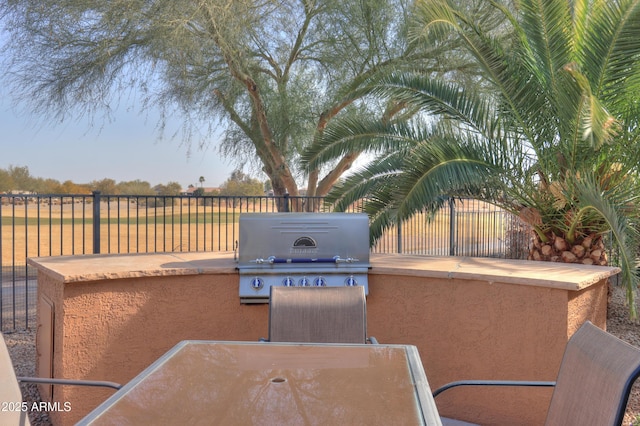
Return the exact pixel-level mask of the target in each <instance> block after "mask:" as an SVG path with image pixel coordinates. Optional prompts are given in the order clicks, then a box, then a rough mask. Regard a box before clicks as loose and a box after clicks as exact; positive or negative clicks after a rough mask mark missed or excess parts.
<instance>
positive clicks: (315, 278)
mask: <svg viewBox="0 0 640 426" xmlns="http://www.w3.org/2000/svg"><path fill="white" fill-rule="evenodd" d="M367 278H368V277H367V273H366V272H365V273H353V274H346V275H344V274H335V275H331V274H328V275H327V274H324V275H323V274H321V275H318V274H313V273H309V274H307V273H302V274H290V275H285V276H282V275H279V274H273V275H270V274H262V275H247V274H241V275H240V294H241V302H242V303H268V302H269V291H270V290H269V289H270V288H271V287H272V286H285V287H341V286H357V285H361V286H364V289H365V294H368V293H369V286H368V280H367Z"/></svg>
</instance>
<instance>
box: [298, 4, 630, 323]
mask: <svg viewBox="0 0 640 426" xmlns="http://www.w3.org/2000/svg"><path fill="white" fill-rule="evenodd" d="M491 3H492V4H493V5H494V7H496V8H498V9H499V10H500V11H501V12H502V13H503V14H504V15H505V17H506V20H507V22H509V24H510V27H509V28H498V29H494V28H490V29H487V28H483V27H481V26H480V25H477V24H476V23H474V21H473V20H471V19H470V18H469V17H467V16H466V15H465V13H464V11H463V10H460V9H459V8H456V7H455V5H454V4H453V3H452V2H449V1H446V0H422V1H418V2H417V4H416V10H415V23H414V24H415V25H414V27H413V32H412V37H413V42H414V43H425V42H427V40H434V39H435V40H437V39H439V38H445V37H460V39H461V40H462V41H463V42H464V45H465V46H466V51H467V53H468V54H469V55H471V56H472V57H473V58H474V59H475V61H476V63H477V65H478V66H480V67H481V69H482V70H483V76H482V78H481V80H479V81H476V84H474V86H463V85H461V84H455V83H452V82H446V81H444V80H443V79H435V78H434V77H432V76H430V75H423V74H422V73H420V72H419V71H416V72H412V73H407V72H404V73H395V74H392V75H389V76H386V77H384V78H383V79H382V80H381V81H380V83H379V84H378V86H377V89H376V93H377V94H378V95H379V96H381V97H382V98H384V99H389V100H392V101H393V102H396V103H398V102H399V103H401V104H402V105H406V106H407V108H414V109H419V110H420V111H421V112H422V114H420V115H419V116H417V117H416V118H414V119H413V120H411V121H408V122H403V123H400V122H396V123H377V122H373V121H372V122H370V123H367V122H362V121H360V122H348V121H343V122H341V123H336V125H334V126H333V127H331V128H327V129H326V130H325V134H324V135H323V138H322V140H321V141H319V142H318V143H317V144H316V145H314V146H313V147H312V148H311V149H310V150H309V151H308V152H307V154H306V156H305V161H306V162H307V163H308V164H311V165H313V164H317V163H322V162H325V161H329V160H331V159H332V158H336V157H337V155H338V154H339V153H341V152H344V151H346V150H347V149H351V150H353V149H362V150H367V149H368V150H369V151H375V152H377V153H378V156H377V158H376V159H375V160H374V161H372V162H371V163H370V164H369V165H367V166H366V167H364V168H363V169H362V170H360V171H359V172H357V173H355V174H353V175H352V176H351V177H349V178H347V179H346V180H345V181H344V182H343V183H342V184H341V185H340V186H338V187H336V189H335V190H334V191H333V192H332V193H331V194H330V201H332V202H335V203H336V207H337V208H338V209H344V208H346V207H347V206H348V205H350V204H351V203H353V202H354V201H356V200H358V199H361V198H366V199H367V200H368V201H367V203H366V205H365V210H366V211H367V212H368V213H369V215H370V216H371V219H372V223H371V232H372V241H375V240H376V239H377V238H379V237H380V235H381V234H382V232H383V231H384V230H385V229H386V228H388V227H389V226H391V225H393V224H395V223H398V222H401V221H403V220H406V219H408V218H409V217H411V216H412V215H413V214H414V213H416V212H417V211H420V210H423V209H426V210H427V211H435V210H436V209H438V208H439V207H440V206H441V205H442V204H443V202H444V200H445V199H446V197H447V196H466V197H473V198H477V199H481V200H484V201H488V202H491V203H493V204H495V205H497V206H499V207H502V208H504V209H506V210H508V211H510V212H513V213H514V214H517V215H519V216H520V217H521V218H522V219H523V220H524V221H526V222H527V223H529V224H530V225H531V226H532V227H533V229H534V231H535V232H534V242H533V245H532V250H531V253H530V259H532V260H549V261H562V262H578V263H583V264H597V265H606V264H607V263H608V259H607V257H606V253H605V250H604V246H603V241H602V238H603V236H605V235H611V238H612V240H613V241H614V242H615V243H616V245H617V246H618V247H619V250H620V260H619V261H620V266H621V268H622V269H623V274H622V279H623V282H624V283H625V285H626V286H627V298H628V301H629V302H630V313H631V315H632V316H633V317H635V316H636V312H635V305H634V303H633V299H634V291H635V289H636V287H637V282H638V276H637V273H636V254H637V249H638V233H637V219H638V211H639V207H640V203H639V197H640V185H639V181H640V180H639V177H638V164H639V161H640V126H639V125H638V124H639V123H638V121H639V119H640V118H639V117H640V101H639V100H638V94H639V93H640V0H574V1H567V0H543V1H540V0H537V1H534V0H520V1H518V2H516V4H515V5H514V6H509V4H507V3H505V2H502V3H501V2H499V1H492V2H491ZM505 31H512V32H511V34H512V37H507V38H505V37H504V34H505Z"/></svg>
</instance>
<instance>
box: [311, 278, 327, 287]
mask: <svg viewBox="0 0 640 426" xmlns="http://www.w3.org/2000/svg"><path fill="white" fill-rule="evenodd" d="M313 284H315V286H316V287H326V285H327V280H326V279H324V277H318V278H316V279H315V280H314V281H313Z"/></svg>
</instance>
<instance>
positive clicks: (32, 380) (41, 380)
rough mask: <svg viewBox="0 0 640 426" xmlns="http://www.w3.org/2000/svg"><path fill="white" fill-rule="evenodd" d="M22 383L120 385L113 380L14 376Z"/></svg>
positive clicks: (110, 386) (113, 387)
mask: <svg viewBox="0 0 640 426" xmlns="http://www.w3.org/2000/svg"><path fill="white" fill-rule="evenodd" d="M16 379H17V380H18V382H22V383H41V384H45V385H71V386H99V387H104V388H112V389H120V388H122V385H121V384H119V383H115V382H105V381H100V380H71V379H46V378H43V377H16Z"/></svg>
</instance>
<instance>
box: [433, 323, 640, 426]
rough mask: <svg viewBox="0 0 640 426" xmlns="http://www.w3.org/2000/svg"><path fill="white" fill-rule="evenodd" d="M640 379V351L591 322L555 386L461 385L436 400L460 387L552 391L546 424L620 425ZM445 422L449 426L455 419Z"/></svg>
mask: <svg viewBox="0 0 640 426" xmlns="http://www.w3.org/2000/svg"><path fill="white" fill-rule="evenodd" d="M638 376H640V349H638V348H636V347H634V346H631V345H629V344H627V343H626V342H623V341H622V340H620V339H618V338H617V337H615V336H613V335H612V334H609V333H607V332H605V331H603V330H601V329H599V328H598V327H596V326H595V325H593V324H592V323H591V322H589V321H587V322H586V323H584V324H583V325H582V327H580V329H579V330H578V331H576V332H575V333H574V335H573V336H571V338H570V339H569V342H568V343H567V347H566V349H565V352H564V356H563V358H562V363H561V364H560V370H559V372H558V377H557V379H556V381H555V382H521V381H501V380H490V381H481V380H467V381H458V382H452V383H449V384H446V385H444V386H442V387H440V388H438V389H436V390H435V391H434V392H433V396H434V398H435V397H436V396H438V395H439V394H441V393H442V392H444V391H446V390H448V389H451V388H454V387H458V386H553V387H554V390H553V395H552V397H551V403H550V405H549V410H548V412H547V419H546V422H545V425H563V426H571V425H576V426H577V425H587V424H588V425H616V426H618V425H621V424H622V420H623V417H624V413H625V409H626V407H627V401H628V400H629V393H630V392H631V387H632V386H633V383H634V382H635V380H636V379H637V378H638ZM442 420H443V424H444V425H445V426H446V425H447V424H448V421H449V420H450V419H445V418H443V419H442ZM454 422H455V421H454ZM452 424H456V423H452Z"/></svg>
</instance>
